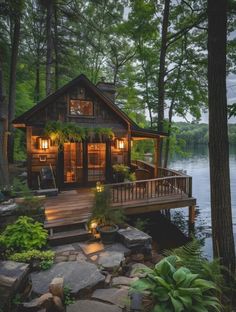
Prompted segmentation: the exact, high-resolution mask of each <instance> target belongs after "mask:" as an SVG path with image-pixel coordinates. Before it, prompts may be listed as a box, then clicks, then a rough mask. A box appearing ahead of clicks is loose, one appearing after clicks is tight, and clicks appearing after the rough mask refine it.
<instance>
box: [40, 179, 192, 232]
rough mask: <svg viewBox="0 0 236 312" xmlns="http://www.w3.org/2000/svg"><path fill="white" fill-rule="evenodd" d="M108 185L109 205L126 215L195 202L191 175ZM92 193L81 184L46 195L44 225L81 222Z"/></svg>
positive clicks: (86, 218) (52, 226) (87, 216)
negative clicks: (52, 195) (110, 199)
mask: <svg viewBox="0 0 236 312" xmlns="http://www.w3.org/2000/svg"><path fill="white" fill-rule="evenodd" d="M109 187H110V189H111V193H112V205H113V207H119V208H120V209H124V212H125V214H127V215H131V214H139V213H140V214H142V213H145V212H151V211H158V210H163V209H172V208H180V207H190V208H191V209H193V207H194V206H195V205H196V199H195V198H193V197H192V196H191V178H190V177H187V176H182V175H181V176H170V177H163V178H157V179H150V180H142V181H136V182H127V183H117V184H110V185H109ZM93 196H94V195H93V192H92V190H91V189H89V188H81V189H77V190H72V191H63V192H61V193H60V194H59V195H58V196H56V197H49V198H47V199H46V203H45V213H46V221H45V228H47V229H56V228H59V227H66V226H69V225H70V226H71V225H80V224H84V225H85V224H86V222H87V221H88V219H89V217H90V215H91V208H92V205H93ZM190 213H192V212H190ZM191 218H192V219H193V218H194V217H193V216H192V217H191ZM191 222H192V221H191Z"/></svg>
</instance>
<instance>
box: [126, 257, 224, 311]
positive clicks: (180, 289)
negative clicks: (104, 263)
mask: <svg viewBox="0 0 236 312" xmlns="http://www.w3.org/2000/svg"><path fill="white" fill-rule="evenodd" d="M178 260H179V259H178V257H177V256H169V257H166V258H165V259H163V260H162V261H160V262H159V263H157V264H156V266H155V268H154V269H153V270H152V269H146V277H144V278H141V279H139V280H138V281H136V282H134V283H133V284H132V289H133V290H135V291H139V292H143V293H146V294H149V295H150V297H151V298H152V300H153V303H154V305H153V311H154V312H172V311H173V312H181V311H184V312H209V311H221V305H220V302H219V300H218V298H217V296H216V294H217V291H218V290H217V287H216V285H215V284H214V283H213V282H210V281H207V280H205V279H202V278H199V275H198V274H193V273H191V271H190V270H189V269H187V268H186V267H183V266H180V267H179V264H178Z"/></svg>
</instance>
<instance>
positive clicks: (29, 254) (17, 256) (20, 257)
mask: <svg viewBox="0 0 236 312" xmlns="http://www.w3.org/2000/svg"><path fill="white" fill-rule="evenodd" d="M54 256H55V253H54V252H53V251H51V250H46V251H41V250H37V249H32V250H29V251H25V252H17V253H14V254H12V255H10V256H9V257H8V259H9V260H12V261H16V262H26V263H30V262H31V261H32V260H39V261H41V263H43V262H44V263H47V262H48V263H49V262H50V263H53V259H54Z"/></svg>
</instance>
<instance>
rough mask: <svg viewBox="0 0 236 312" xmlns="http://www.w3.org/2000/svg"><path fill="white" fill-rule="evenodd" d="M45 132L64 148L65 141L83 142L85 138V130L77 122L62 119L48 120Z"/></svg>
mask: <svg viewBox="0 0 236 312" xmlns="http://www.w3.org/2000/svg"><path fill="white" fill-rule="evenodd" d="M44 133H45V135H47V136H49V137H50V139H51V140H52V141H53V143H54V144H56V145H58V147H59V148H62V147H63V145H64V143H67V142H81V140H82V139H84V138H85V130H84V129H83V128H81V127H79V126H78V125H77V124H75V123H63V122H61V121H49V122H47V124H46V126H45V129H44Z"/></svg>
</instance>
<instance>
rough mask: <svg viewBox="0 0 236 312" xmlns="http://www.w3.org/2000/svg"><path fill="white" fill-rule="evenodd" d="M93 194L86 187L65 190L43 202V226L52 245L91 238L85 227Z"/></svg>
mask: <svg viewBox="0 0 236 312" xmlns="http://www.w3.org/2000/svg"><path fill="white" fill-rule="evenodd" d="M92 202H93V194H92V192H91V191H90V190H89V191H88V190H87V189H81V190H73V191H65V192H62V193H60V194H59V195H58V196H56V197H49V198H47V199H46V203H45V215H46V220H45V222H44V228H45V229H47V230H48V231H49V242H50V244H52V245H58V244H65V243H72V242H76V241H82V240H87V239H89V238H91V233H90V232H89V230H88V228H87V222H88V220H89V217H90V214H91V213H90V211H91V207H92Z"/></svg>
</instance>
